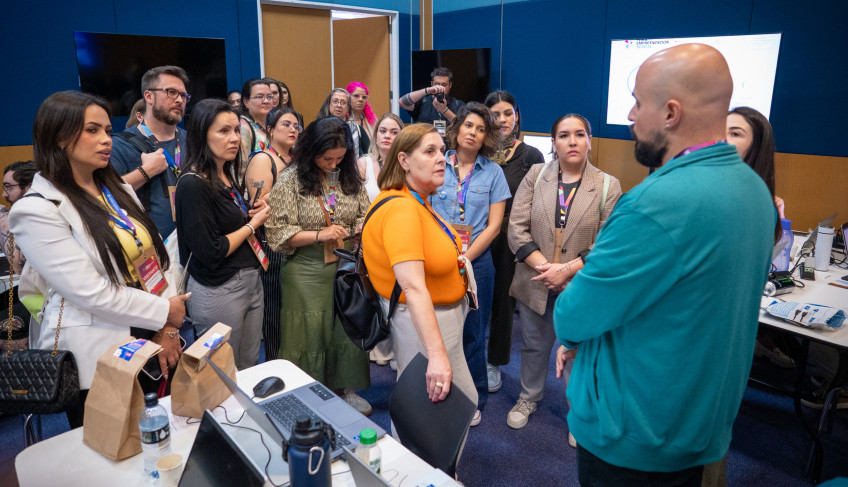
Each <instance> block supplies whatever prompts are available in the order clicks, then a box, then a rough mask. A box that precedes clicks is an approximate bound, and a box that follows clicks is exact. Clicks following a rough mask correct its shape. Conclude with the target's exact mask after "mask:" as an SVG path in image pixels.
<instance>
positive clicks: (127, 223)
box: [100, 185, 143, 250]
mask: <svg viewBox="0 0 848 487" xmlns="http://www.w3.org/2000/svg"><path fill="white" fill-rule="evenodd" d="M100 189H101V190H102V191H103V197H104V198H106V202H107V203H109V206H111V207H112V209H113V210H114V211H115V213H117V214H118V217H119V218H117V217H115V215H113V214H111V213H110V214H109V218H111V219H112V221H113V222H115V225H117V226H119V227H120V228H122V229H124V230H126V231H128V232H130V234H131V235H132V236H133V239H135V244H136V245H137V246H138V249H139V250H142V249H143V245H142V244H141V239H139V238H138V232H137V231H136V228H135V224H134V223H133V222H132V220H130V218H129V216H127V212H125V211H124V210H123V209H122V208H121V207H120V205H118V202H117V200H115V197H114V196H113V195H112V192H111V191H109V188H107V187H106V185H101V186H100Z"/></svg>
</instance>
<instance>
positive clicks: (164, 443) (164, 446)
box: [138, 392, 171, 480]
mask: <svg viewBox="0 0 848 487" xmlns="http://www.w3.org/2000/svg"><path fill="white" fill-rule="evenodd" d="M138 429H139V431H141V449H142V454H143V455H144V474H145V476H146V477H147V478H148V480H151V479H154V478H159V472H157V471H156V461H157V460H159V459H160V458H162V457H163V456H165V455H167V454H169V453H171V424H170V422H169V421H168V412H167V411H165V408H163V407H162V406H160V405H159V398H158V397H156V393H155V392H151V393H149V394H146V395H145V396H144V411H143V412H142V413H141V417H140V418H139V419H138Z"/></svg>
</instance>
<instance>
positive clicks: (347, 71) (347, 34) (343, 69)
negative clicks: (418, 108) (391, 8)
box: [333, 16, 392, 118]
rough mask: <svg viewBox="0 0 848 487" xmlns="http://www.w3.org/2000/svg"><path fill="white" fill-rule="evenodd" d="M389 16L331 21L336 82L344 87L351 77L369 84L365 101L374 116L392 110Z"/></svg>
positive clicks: (353, 79) (352, 79) (339, 86)
mask: <svg viewBox="0 0 848 487" xmlns="http://www.w3.org/2000/svg"><path fill="white" fill-rule="evenodd" d="M389 28H390V27H389V18H388V17H382V16H381V17H366V18H363V19H350V20H335V21H333V65H334V75H335V84H336V87H338V88H346V87H347V85H348V83H350V82H351V81H360V82H362V83H365V85H366V86H368V90H369V92H370V95H369V98H368V102H369V103H370V104H371V109H372V110H374V113H375V114H376V115H377V118H380V116H381V115H382V114H384V113H387V112H389V111H391V108H392V106H391V100H390V99H389V90H390V89H391V64H390V55H389V44H390V42H389V37H390V36H389Z"/></svg>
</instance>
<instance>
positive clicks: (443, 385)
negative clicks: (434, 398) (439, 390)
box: [436, 382, 445, 387]
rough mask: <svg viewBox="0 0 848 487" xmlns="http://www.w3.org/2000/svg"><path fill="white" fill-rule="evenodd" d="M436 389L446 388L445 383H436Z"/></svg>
mask: <svg viewBox="0 0 848 487" xmlns="http://www.w3.org/2000/svg"><path fill="white" fill-rule="evenodd" d="M436 387H445V384H444V383H443V382H436Z"/></svg>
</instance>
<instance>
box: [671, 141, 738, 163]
mask: <svg viewBox="0 0 848 487" xmlns="http://www.w3.org/2000/svg"><path fill="white" fill-rule="evenodd" d="M719 142H726V141H725V139H719V140H712V141H710V142H704V143H702V144H695V145H693V146H690V147H687V148H685V149H683V151H681V152H680V154H677V155H676V156H674V157H672V158H671V159H669V161H668V162H671V160H672V159H677V158H678V157H683V156H685V155H686V154H691V153H693V152H695V151H696V150H698V149H703V148H704V147H709V146H711V145H715V144H718V143H719ZM668 162H667V163H666V164H668Z"/></svg>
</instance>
